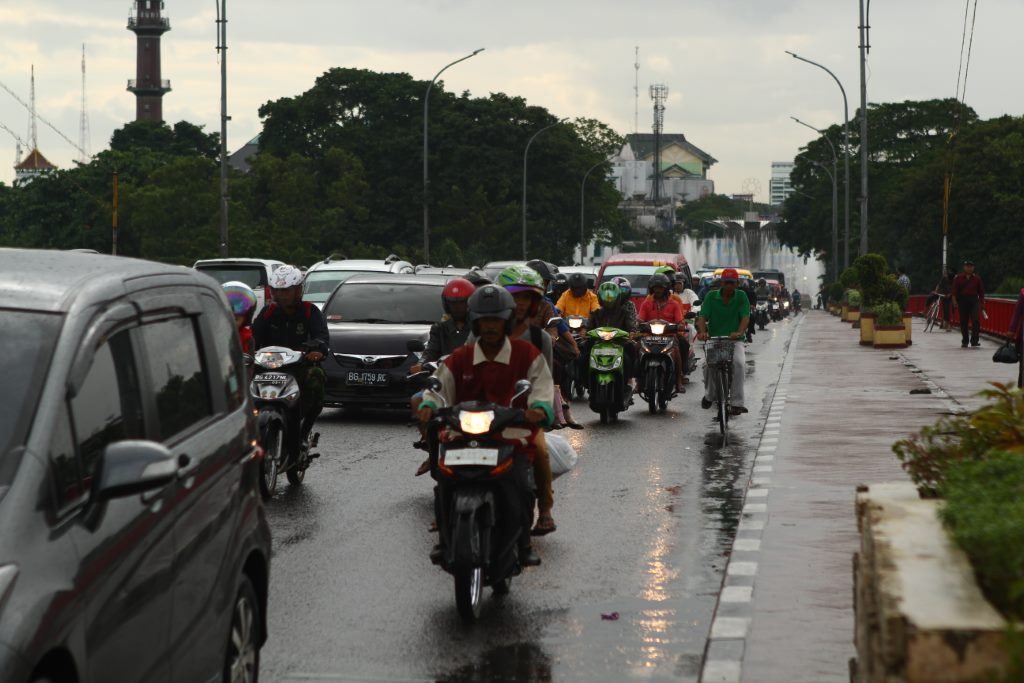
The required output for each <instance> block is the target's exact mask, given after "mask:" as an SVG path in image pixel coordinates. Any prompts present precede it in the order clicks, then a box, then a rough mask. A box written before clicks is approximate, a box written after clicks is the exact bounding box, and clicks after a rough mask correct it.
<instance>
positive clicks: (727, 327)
mask: <svg viewBox="0 0 1024 683" xmlns="http://www.w3.org/2000/svg"><path fill="white" fill-rule="evenodd" d="M749 316H750V299H748V298H747V293H746V292H744V291H743V290H741V289H737V290H736V291H735V292H733V295H732V299H730V300H729V303H728V304H726V303H725V301H723V300H722V292H721V291H719V290H714V291H711V292H708V294H707V296H705V297H704V301H703V303H701V305H700V317H702V318H704V320H705V321H707V324H708V334H709V335H710V336H712V337H728V336H729V335H730V334H732V333H733V332H735V331H736V330H738V329H739V327H740V321H741V320H743V319H744V318H747V317H749Z"/></svg>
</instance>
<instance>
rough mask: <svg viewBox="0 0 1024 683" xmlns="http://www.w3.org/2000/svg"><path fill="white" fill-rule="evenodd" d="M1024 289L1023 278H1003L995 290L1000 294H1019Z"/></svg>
mask: <svg viewBox="0 0 1024 683" xmlns="http://www.w3.org/2000/svg"><path fill="white" fill-rule="evenodd" d="M1022 289H1024V277H1005V278H1003V281H1002V282H1000V283H999V286H998V287H997V288H996V290H995V291H996V292H998V293H1000V294H1015V295H1016V294H1019V293H1020V290H1022Z"/></svg>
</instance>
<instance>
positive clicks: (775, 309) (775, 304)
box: [768, 298, 782, 322]
mask: <svg viewBox="0 0 1024 683" xmlns="http://www.w3.org/2000/svg"><path fill="white" fill-rule="evenodd" d="M768 315H769V317H771V319H772V320H774V321H775V322H778V321H780V320H782V306H781V305H780V304H779V300H778V299H775V298H773V299H771V300H769V302H768Z"/></svg>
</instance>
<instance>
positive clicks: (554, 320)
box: [545, 316, 562, 327]
mask: <svg viewBox="0 0 1024 683" xmlns="http://www.w3.org/2000/svg"><path fill="white" fill-rule="evenodd" d="M561 324H562V318H561V317H559V316H555V317H554V318H552V319H551V320H548V324H547V325H546V326H545V327H554V326H555V325H561Z"/></svg>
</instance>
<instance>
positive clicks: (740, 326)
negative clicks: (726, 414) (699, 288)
mask: <svg viewBox="0 0 1024 683" xmlns="http://www.w3.org/2000/svg"><path fill="white" fill-rule="evenodd" d="M738 282H739V274H738V273H737V272H736V269H735V268H726V269H725V270H724V271H722V288H721V290H719V291H715V292H710V293H709V294H708V295H707V297H706V298H705V299H704V301H703V303H702V304H701V307H700V316H699V317H698V318H697V329H698V330H699V331H698V333H697V338H698V339H700V340H702V341H703V340H706V339H707V338H708V337H729V339H732V340H737V339H741V338H742V337H743V335H744V333H745V332H746V329H747V325H748V324H749V323H750V300H749V299H747V295H746V294H745V293H744V292H743V291H742V290H740V289H739V288H738V286H737V285H738ZM745 368H746V353H745V350H744V348H743V344H733V355H732V414H733V415H739V414H741V413H745V412H747V409H746V407H744V405H743V373H744V370H745ZM711 391H712V385H711V383H710V382H708V368H707V365H705V366H704V397H703V398H702V399H701V400H700V407H701V408H704V409H705V410H707V409H708V408H710V407H711V405H712V402H713V400H714V397H713V396H711Z"/></svg>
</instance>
